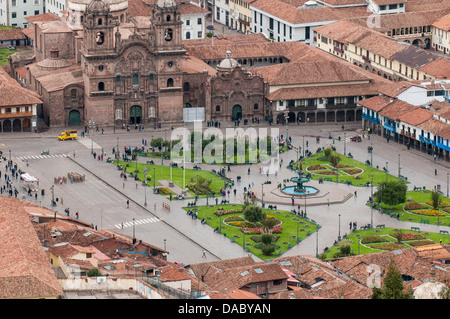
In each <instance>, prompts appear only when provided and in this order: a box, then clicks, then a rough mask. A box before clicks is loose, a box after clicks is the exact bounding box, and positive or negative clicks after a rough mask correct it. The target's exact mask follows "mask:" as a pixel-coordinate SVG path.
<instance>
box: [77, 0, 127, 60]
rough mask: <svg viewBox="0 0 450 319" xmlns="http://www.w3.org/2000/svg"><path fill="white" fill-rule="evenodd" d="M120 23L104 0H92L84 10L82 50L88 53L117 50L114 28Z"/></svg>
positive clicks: (105, 52)
mask: <svg viewBox="0 0 450 319" xmlns="http://www.w3.org/2000/svg"><path fill="white" fill-rule="evenodd" d="M118 25H119V23H118V20H117V18H116V17H114V16H112V15H111V13H110V11H109V6H108V5H107V4H106V3H105V2H103V1H102V0H92V1H91V3H89V4H88V5H87V6H86V10H85V11H84V23H83V27H84V37H83V47H82V50H83V51H84V53H85V54H87V55H99V54H110V53H113V52H114V51H115V41H114V33H115V32H114V28H115V27H117V26H118Z"/></svg>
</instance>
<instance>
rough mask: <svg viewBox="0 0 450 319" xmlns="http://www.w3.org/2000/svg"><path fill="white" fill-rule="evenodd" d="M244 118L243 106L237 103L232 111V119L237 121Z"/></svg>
mask: <svg viewBox="0 0 450 319" xmlns="http://www.w3.org/2000/svg"><path fill="white" fill-rule="evenodd" d="M240 119H242V106H240V105H239V104H236V105H235V106H233V109H232V111H231V120H232V121H236V120H240Z"/></svg>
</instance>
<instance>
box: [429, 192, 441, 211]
mask: <svg viewBox="0 0 450 319" xmlns="http://www.w3.org/2000/svg"><path fill="white" fill-rule="evenodd" d="M440 197H441V195H440V194H439V192H438V191H437V190H434V191H432V192H431V202H432V206H433V209H434V210H437V209H438V208H439V201H440Z"/></svg>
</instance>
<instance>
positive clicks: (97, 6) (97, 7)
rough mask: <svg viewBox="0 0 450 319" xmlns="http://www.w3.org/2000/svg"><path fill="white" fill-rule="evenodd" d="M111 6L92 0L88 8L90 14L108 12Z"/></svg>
mask: <svg viewBox="0 0 450 319" xmlns="http://www.w3.org/2000/svg"><path fill="white" fill-rule="evenodd" d="M108 10H109V6H108V5H107V4H106V3H105V2H103V0H92V1H91V2H90V3H89V4H88V5H87V7H86V11H88V12H100V11H103V12H104V11H108Z"/></svg>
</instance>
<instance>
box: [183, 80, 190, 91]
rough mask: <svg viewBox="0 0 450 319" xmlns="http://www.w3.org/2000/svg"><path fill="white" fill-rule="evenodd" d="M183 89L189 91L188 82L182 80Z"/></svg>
mask: <svg viewBox="0 0 450 319" xmlns="http://www.w3.org/2000/svg"><path fill="white" fill-rule="evenodd" d="M183 91H189V82H184V84H183Z"/></svg>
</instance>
